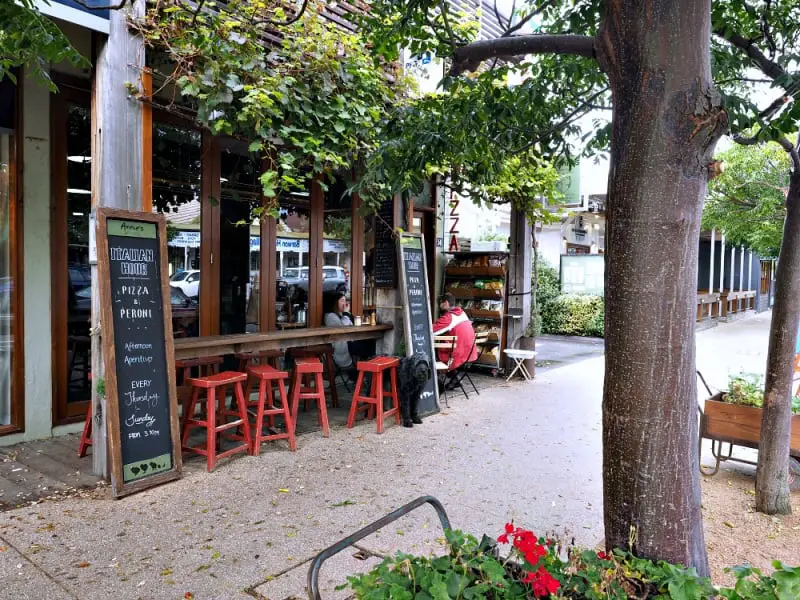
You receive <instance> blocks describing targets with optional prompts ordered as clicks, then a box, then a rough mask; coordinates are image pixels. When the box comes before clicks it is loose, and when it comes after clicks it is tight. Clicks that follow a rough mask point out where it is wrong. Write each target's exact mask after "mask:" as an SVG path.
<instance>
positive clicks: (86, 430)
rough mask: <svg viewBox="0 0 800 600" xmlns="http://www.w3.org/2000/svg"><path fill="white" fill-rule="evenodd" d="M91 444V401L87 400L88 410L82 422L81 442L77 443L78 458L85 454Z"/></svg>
mask: <svg viewBox="0 0 800 600" xmlns="http://www.w3.org/2000/svg"><path fill="white" fill-rule="evenodd" d="M91 445H92V403H91V402H89V410H87V411H86V420H85V421H84V422H83V433H82V434H81V443H80V444H79V445H78V458H83V457H84V456H86V451H87V450H88V449H89V446H91Z"/></svg>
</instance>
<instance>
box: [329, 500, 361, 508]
mask: <svg viewBox="0 0 800 600" xmlns="http://www.w3.org/2000/svg"><path fill="white" fill-rule="evenodd" d="M354 504H355V502H353V501H352V500H344V501H342V502H337V503H336V504H331V508H339V507H341V506H353V505H354Z"/></svg>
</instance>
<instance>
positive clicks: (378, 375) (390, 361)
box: [347, 356, 400, 433]
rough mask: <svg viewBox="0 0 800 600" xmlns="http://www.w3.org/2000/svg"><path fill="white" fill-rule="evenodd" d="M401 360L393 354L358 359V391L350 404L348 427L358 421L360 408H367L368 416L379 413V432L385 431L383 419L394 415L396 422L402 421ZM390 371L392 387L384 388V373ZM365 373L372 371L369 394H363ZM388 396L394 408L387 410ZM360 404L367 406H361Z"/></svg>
mask: <svg viewBox="0 0 800 600" xmlns="http://www.w3.org/2000/svg"><path fill="white" fill-rule="evenodd" d="M399 364H400V360H399V359H397V358H395V357H393V356H378V357H377V358H373V359H372V360H366V361H358V363H357V364H356V369H358V381H356V391H355V394H353V402H352V404H350V414H349V415H348V417H347V427H348V428H352V427H353V424H354V423H355V421H356V413H357V412H358V411H359V410H367V412H368V415H367V416H368V417H371V416H372V415H373V414H375V413H377V422H378V433H383V419H384V418H387V417H391V416H392V415H394V420H395V423H397V424H399V423H400V403H399V401H400V397H399V396H398V395H397V366H398V365H399ZM387 370H388V371H389V376H390V378H391V389H390V390H384V389H383V374H384V372H385V371H387ZM364 373H372V386H371V388H372V389H371V390H370V393H369V396H362V395H361V385H362V384H363V383H364ZM384 396H388V397H389V398H391V400H392V408H390V409H389V410H387V411H384V409H383V398H384ZM359 404H364V405H365V406H363V407H361V408H359Z"/></svg>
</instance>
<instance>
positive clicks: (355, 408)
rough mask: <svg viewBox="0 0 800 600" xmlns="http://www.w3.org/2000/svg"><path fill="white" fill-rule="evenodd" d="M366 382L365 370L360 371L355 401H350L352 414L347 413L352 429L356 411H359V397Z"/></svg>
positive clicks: (354, 396) (348, 423)
mask: <svg viewBox="0 0 800 600" xmlns="http://www.w3.org/2000/svg"><path fill="white" fill-rule="evenodd" d="M363 383H364V371H359V372H358V379H357V380H356V391H355V393H354V394H353V401H352V402H351V403H350V414H348V415H347V428H348V429H352V428H353V425H354V424H355V422H356V413H357V412H358V405H359V399H360V397H361V385H362V384H363Z"/></svg>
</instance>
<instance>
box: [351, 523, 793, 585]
mask: <svg viewBox="0 0 800 600" xmlns="http://www.w3.org/2000/svg"><path fill="white" fill-rule="evenodd" d="M446 535H447V542H448V545H449V550H450V551H449V553H448V554H447V555H445V556H440V557H422V556H413V555H408V554H398V555H397V556H396V557H394V558H387V559H386V560H384V561H383V562H382V563H381V564H380V565H378V566H377V567H376V568H375V569H373V570H372V571H370V572H369V573H366V574H363V575H358V576H355V577H349V578H348V584H347V585H346V586H343V587H350V588H352V590H353V591H354V593H355V596H356V598H359V599H362V600H378V599H381V600H390V599H391V600H449V599H462V598H463V599H464V600H481V599H485V600H495V599H497V600H501V599H502V600H515V599H520V600H521V599H528V598H551V599H575V600H578V599H588V600H626V599H629V598H631V599H633V598H637V599H645V598H653V599H656V598H660V599H664V600H666V599H674V600H705V599H709V600H710V599H714V598H725V599H727V600H797V599H798V598H800V567H794V568H792V567H786V566H784V565H782V564H781V563H778V562H776V563H774V567H775V571H774V572H773V573H772V574H771V575H765V574H763V573H761V572H760V571H758V570H757V569H752V568H749V567H739V568H736V569H732V570H731V571H732V572H733V573H734V574H735V576H736V585H735V586H734V587H733V588H716V587H714V586H713V585H712V584H711V581H710V580H709V579H707V578H703V577H699V576H698V575H697V574H696V572H695V571H694V569H685V568H683V567H681V566H675V565H671V564H669V563H665V562H653V561H650V560H644V559H640V558H636V557H634V556H632V555H631V554H629V553H627V552H623V551H618V550H617V551H614V552H613V553H612V554H606V553H604V552H593V551H591V550H579V549H577V548H573V547H569V548H564V547H562V546H561V545H560V544H559V543H558V542H557V541H555V540H552V539H546V538H541V537H537V536H536V535H534V533H533V532H531V531H529V530H526V529H521V528H518V527H515V526H514V525H513V524H510V523H509V524H508V525H506V528H505V533H503V534H502V535H500V536H499V537H498V538H497V542H495V541H494V540H491V539H490V538H487V537H486V536H484V537H483V539H482V540H481V541H480V542H479V541H478V540H477V539H476V538H474V537H472V536H470V535H466V534H463V533H461V532H459V531H447V532H446ZM504 548H508V549H509V552H503V551H502V549H504ZM340 589H341V588H340Z"/></svg>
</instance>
